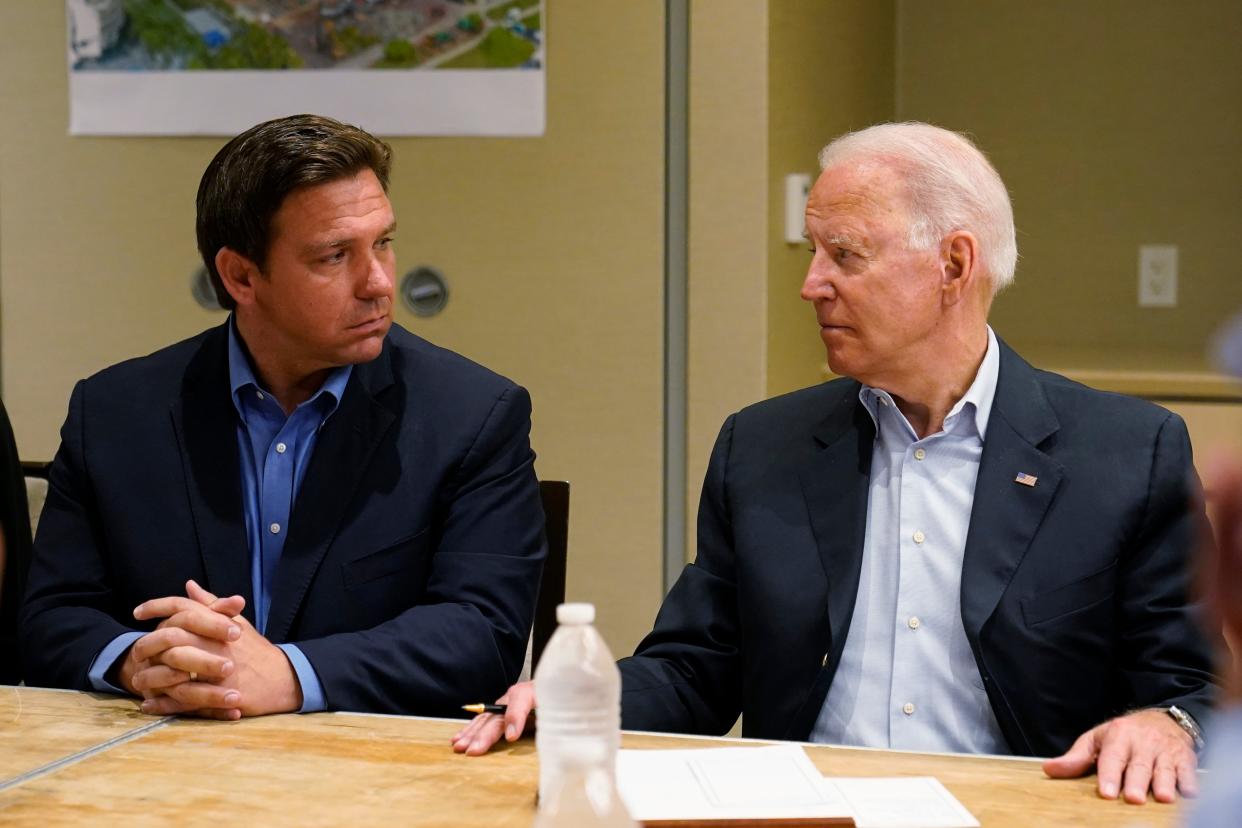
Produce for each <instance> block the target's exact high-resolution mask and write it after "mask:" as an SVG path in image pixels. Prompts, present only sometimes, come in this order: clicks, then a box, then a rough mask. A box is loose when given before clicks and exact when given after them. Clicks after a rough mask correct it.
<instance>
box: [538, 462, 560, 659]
mask: <svg viewBox="0 0 1242 828" xmlns="http://www.w3.org/2000/svg"><path fill="white" fill-rule="evenodd" d="M539 496H540V498H542V500H543V515H544V526H545V532H546V533H547V538H548V558H547V560H546V561H544V564H543V578H542V579H541V580H540V582H539V598H538V600H537V601H536V602H535V626H534V629H533V631H532V632H531V668H532V670H533V669H534V666H535V665H536V664H538V663H539V656H541V655H543V648H544V647H546V646H547V645H548V639H549V638H551V637H552V633H553V632H555V631H556V607H557V605H558V604H563V603H565V558H566V555H567V552H568V545H569V483H568V482H566V481H564V480H540V481H539Z"/></svg>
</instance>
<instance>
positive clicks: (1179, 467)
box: [1118, 414, 1217, 723]
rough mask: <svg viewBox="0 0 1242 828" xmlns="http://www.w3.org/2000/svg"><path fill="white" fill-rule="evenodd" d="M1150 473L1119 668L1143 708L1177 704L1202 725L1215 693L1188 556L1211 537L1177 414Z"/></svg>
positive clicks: (1129, 559)
mask: <svg viewBox="0 0 1242 828" xmlns="http://www.w3.org/2000/svg"><path fill="white" fill-rule="evenodd" d="M1151 468H1152V471H1151V478H1150V480H1149V482H1148V495H1147V503H1146V508H1145V510H1144V515H1143V518H1142V520H1141V522H1140V524H1139V531H1138V533H1137V535H1136V536H1135V538H1134V540H1133V544H1132V545H1131V546H1130V547H1129V548H1128V549H1126V550H1124V551H1123V553H1122V554H1123V556H1124V559H1123V561H1122V566H1121V567H1120V571H1121V575H1120V583H1119V584H1118V607H1119V610H1120V612H1121V615H1122V621H1121V627H1120V636H1119V637H1120V641H1121V643H1122V649H1121V652H1120V653H1119V659H1120V664H1119V667H1120V670H1121V675H1122V677H1123V680H1124V681H1125V682H1126V683H1128V685H1129V689H1130V693H1131V694H1132V697H1133V700H1134V704H1135V706H1136V707H1150V706H1167V705H1171V704H1176V705H1178V706H1180V707H1182V708H1184V709H1185V710H1187V711H1188V712H1189V713H1190V714H1191V715H1193V716H1194V717H1195V718H1196V719H1197V720H1198V721H1199V722H1200V723H1203V722H1206V721H1207V719H1208V712H1209V710H1210V707H1211V703H1212V699H1213V696H1214V694H1215V686H1214V684H1213V679H1212V675H1211V672H1210V671H1211V653H1210V651H1209V650H1208V648H1207V647H1206V646H1205V639H1204V635H1203V633H1202V631H1201V630H1202V626H1201V621H1202V618H1201V617H1200V615H1199V613H1198V612H1197V606H1196V605H1195V604H1194V603H1192V602H1191V600H1190V597H1189V596H1190V595H1191V593H1192V592H1193V589H1192V584H1191V580H1192V577H1193V571H1192V570H1193V567H1192V566H1191V563H1192V561H1190V560H1188V555H1187V552H1188V551H1190V550H1193V549H1195V547H1196V545H1197V543H1198V542H1199V541H1200V539H1201V538H1210V537H1211V532H1210V529H1209V527H1208V525H1207V521H1206V518H1205V517H1204V514H1203V510H1202V508H1201V507H1200V508H1195V507H1194V506H1193V505H1192V504H1194V503H1195V502H1196V501H1197V500H1198V499H1199V498H1198V491H1197V490H1198V481H1197V480H1196V479H1195V474H1194V467H1193V465H1192V464H1191V450H1190V438H1189V436H1188V435H1187V433H1186V426H1185V424H1184V423H1183V422H1182V420H1181V418H1180V417H1178V416H1177V415H1175V414H1169V415H1168V417H1167V418H1166V419H1165V421H1164V423H1163V424H1162V425H1161V427H1160V430H1159V432H1158V434H1157V436H1156V442H1155V446H1154V449H1153V458H1152V467H1151ZM1209 638H1210V639H1213V640H1214V639H1216V638H1217V636H1209Z"/></svg>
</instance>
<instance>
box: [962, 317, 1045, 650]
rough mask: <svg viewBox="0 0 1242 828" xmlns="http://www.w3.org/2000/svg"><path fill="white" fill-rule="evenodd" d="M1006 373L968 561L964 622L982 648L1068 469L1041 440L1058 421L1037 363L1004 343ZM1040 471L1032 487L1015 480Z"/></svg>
mask: <svg viewBox="0 0 1242 828" xmlns="http://www.w3.org/2000/svg"><path fill="white" fill-rule="evenodd" d="M998 344H999V345H1000V348H1001V360H1000V376H999V378H998V380H997V386H996V397H995V400H994V402H993V404H992V414H991V416H990V418H989V419H988V433H987V437H986V438H985V440H984V443H983V456H982V457H981V458H980V461H979V476H978V479H977V480H976V482H975V502H974V505H973V507H972V508H971V516H970V528H969V529H968V531H967V533H966V549H965V552H964V558H963V561H962V596H961V600H962V623H963V626H965V628H966V636H967V638H968V639H970V644H971V647H973V648H974V650H975V652H976V653H978V652H979V633H980V630H981V629H982V628H983V625H984V624H985V623H986V622H987V620H988V619H989V618H990V617H991V616H992V613H993V612H995V610H996V605H997V604H998V603H999V602H1000V599H1001V595H1002V594H1003V593H1004V592H1005V588H1006V587H1008V585H1009V582H1010V580H1011V579H1012V578H1013V574H1014V572H1015V571H1017V569H1018V565H1019V564H1021V563H1022V558H1023V557H1024V556H1025V555H1026V550H1027V549H1028V548H1029V547H1030V545H1031V540H1032V539H1033V538H1034V537H1035V533H1036V532H1037V531H1038V530H1039V526H1040V524H1041V523H1042V522H1043V519H1044V515H1045V514H1046V513H1047V511H1048V507H1049V505H1050V504H1051V503H1052V499H1053V497H1054V496H1055V495H1056V491H1057V487H1058V486H1059V485H1060V484H1061V478H1062V476H1063V474H1064V469H1063V467H1062V466H1061V464H1060V463H1058V462H1057V461H1056V460H1054V459H1053V458H1052V457H1050V456H1049V455H1047V454H1045V453H1044V452H1043V451H1041V450H1040V448H1039V446H1040V445H1041V444H1043V443H1044V441H1045V440H1046V439H1047V438H1048V437H1050V436H1051V435H1053V434H1055V433H1056V431H1057V430H1058V429H1059V428H1060V423H1059V422H1058V420H1057V417H1056V414H1055V413H1054V412H1053V410H1052V407H1051V405H1049V403H1048V399H1047V397H1046V396H1045V395H1044V392H1043V388H1042V386H1041V384H1040V382H1039V377H1038V374H1037V373H1036V371H1035V369H1034V368H1032V367H1031V366H1030V365H1029V364H1027V363H1026V362H1025V361H1024V360H1023V359H1022V358H1021V357H1019V356H1018V355H1017V354H1016V353H1014V352H1013V351H1012V350H1011V349H1010V348H1009V346H1007V345H1005V344H1004V343H1003V342H999V340H998ZM1019 474H1028V475H1033V476H1034V477H1036V478H1037V481H1036V483H1035V485H1034V486H1026V485H1022V484H1021V483H1018V482H1016V480H1015V478H1016V477H1017V476H1018V475H1019Z"/></svg>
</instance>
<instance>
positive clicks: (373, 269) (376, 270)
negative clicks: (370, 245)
mask: <svg viewBox="0 0 1242 828" xmlns="http://www.w3.org/2000/svg"><path fill="white" fill-rule="evenodd" d="M395 269H396V265H395V263H394V262H393V260H392V257H391V256H388V255H385V254H383V253H375V252H372V253H371V255H370V257H369V258H368V260H367V272H366V277H365V278H364V280H363V283H362V295H363V296H364V297H365V298H367V299H379V298H382V297H390V298H391V296H392V294H393V288H394V283H395V281H396V280H395V276H394V271H395Z"/></svg>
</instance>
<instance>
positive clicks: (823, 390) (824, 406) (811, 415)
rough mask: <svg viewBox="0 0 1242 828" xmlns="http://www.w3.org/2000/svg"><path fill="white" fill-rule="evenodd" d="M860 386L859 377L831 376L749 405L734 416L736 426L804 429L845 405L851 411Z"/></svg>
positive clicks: (790, 429) (855, 402) (813, 426)
mask: <svg viewBox="0 0 1242 828" xmlns="http://www.w3.org/2000/svg"><path fill="white" fill-rule="evenodd" d="M858 389H859V384H858V382H857V381H856V380H852V379H847V378H840V379H834V380H829V381H828V382H824V383H820V384H819V385H813V386H811V387H810V388H802V389H799V390H797V391H791V392H790V393H788V394H781V395H780V396H777V397H772V398H770V399H766V400H763V401H762V402H757V403H754V404H753V405H748V406H746V407H745V408H743V409H741V410H740V411H738V412H737V413H736V414H734V415H733V418H732V419H733V421H734V423H735V428H737V429H742V430H746V431H750V430H768V429H781V430H783V431H786V432H790V431H793V432H798V433H805V432H807V431H809V430H812V429H814V428H815V427H816V426H818V425H819V424H821V423H823V422H824V420H825V419H826V418H830V417H832V416H833V415H834V414H840V413H841V411H842V409H846V410H848V411H852V410H853V407H854V405H855V404H857V403H858Z"/></svg>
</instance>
